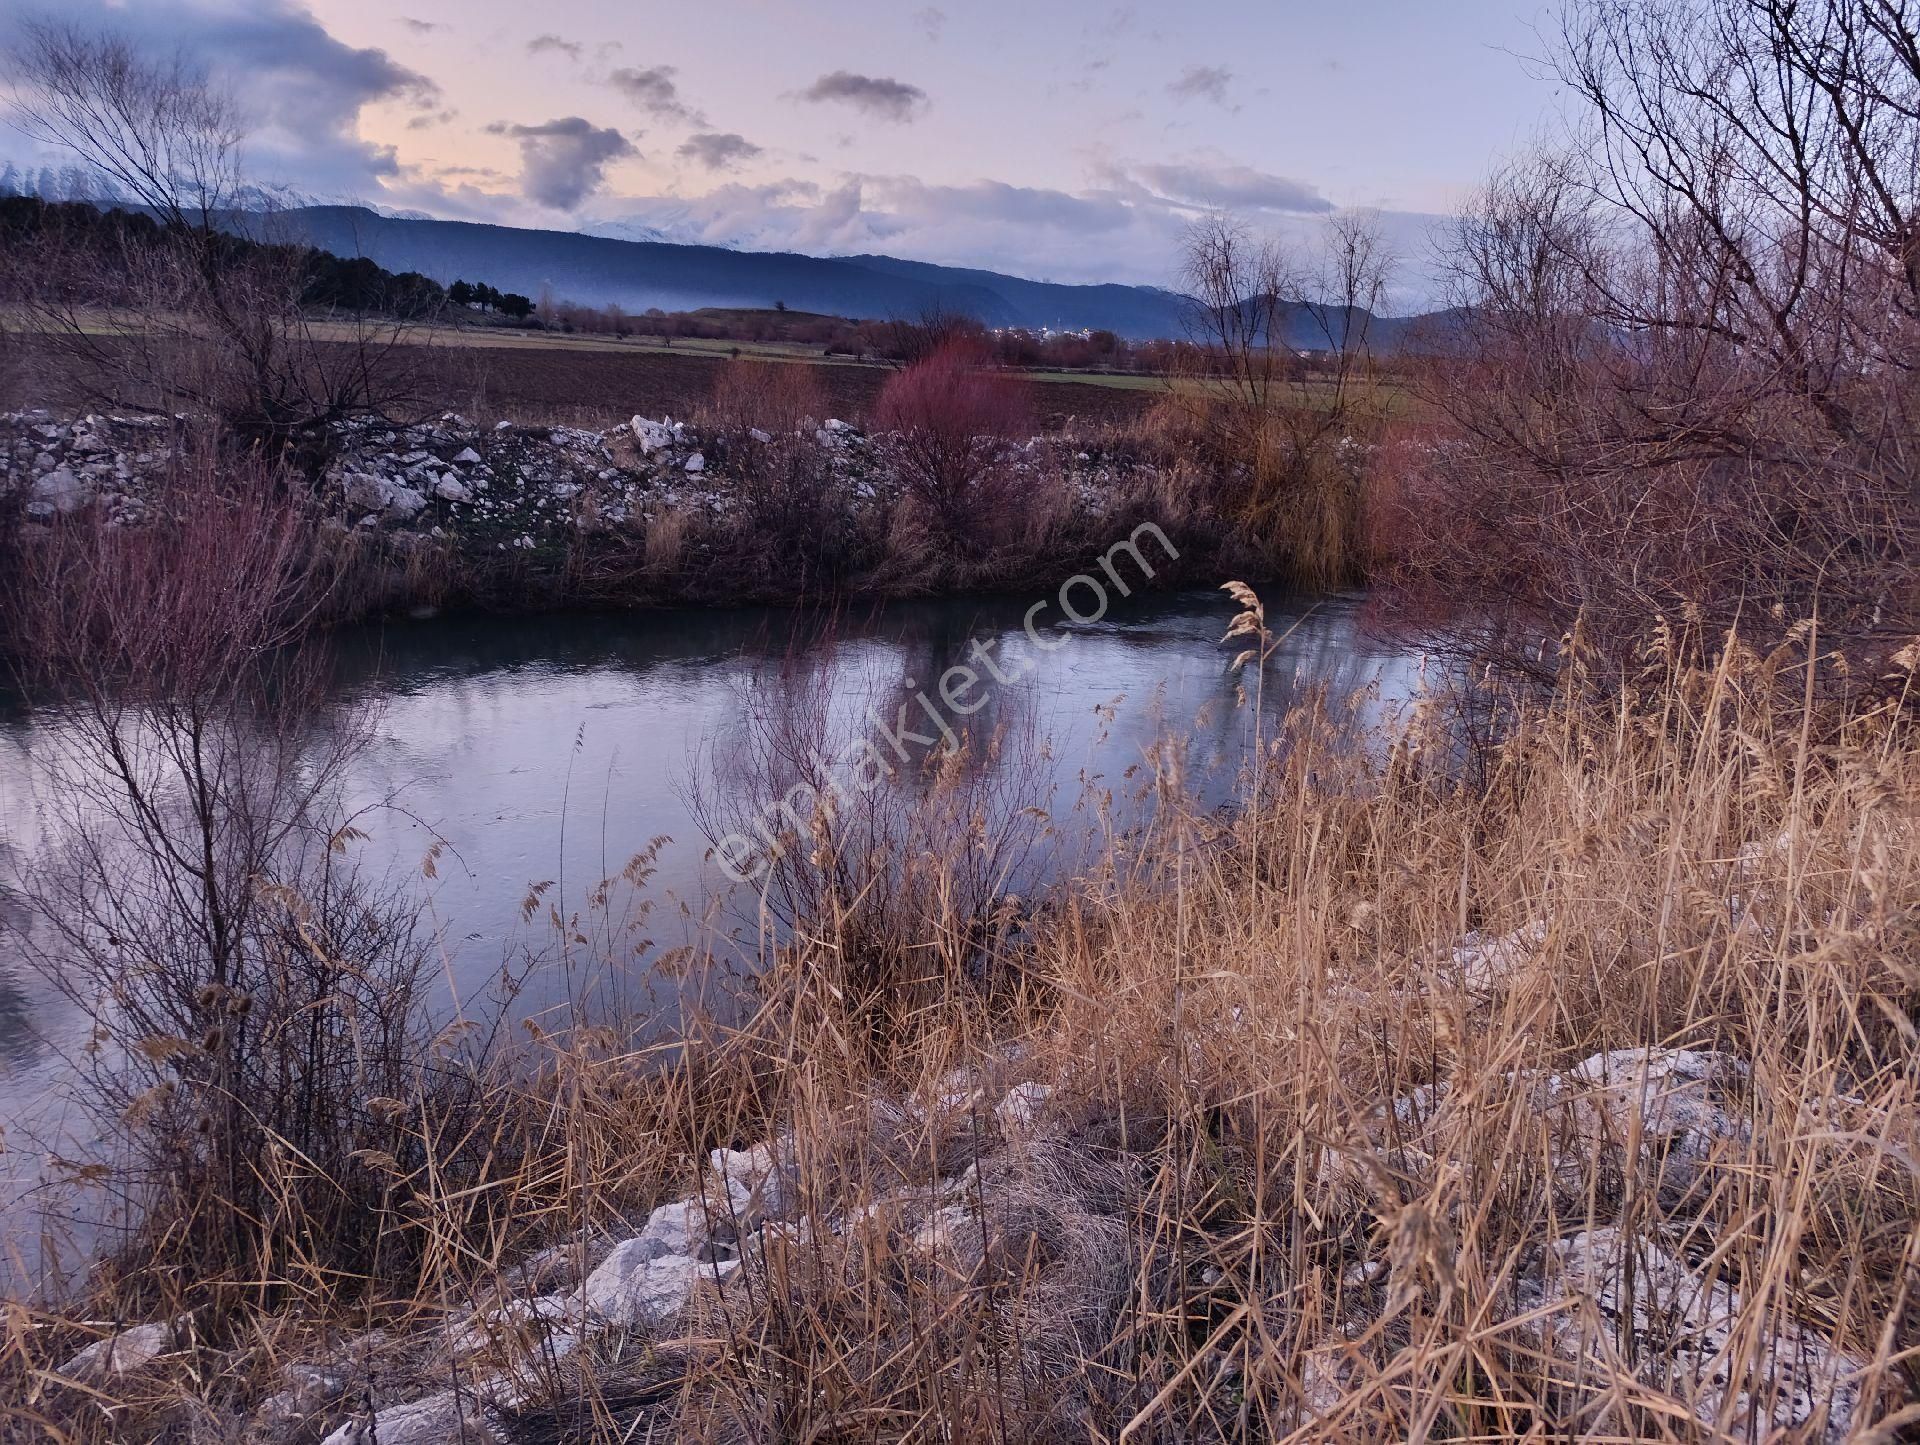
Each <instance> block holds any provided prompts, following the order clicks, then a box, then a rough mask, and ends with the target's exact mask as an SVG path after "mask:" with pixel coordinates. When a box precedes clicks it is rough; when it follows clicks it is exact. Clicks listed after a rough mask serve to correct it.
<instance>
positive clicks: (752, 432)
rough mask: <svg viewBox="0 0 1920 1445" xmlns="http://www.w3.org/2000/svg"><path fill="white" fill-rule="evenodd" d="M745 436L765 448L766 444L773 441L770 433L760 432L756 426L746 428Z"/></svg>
mask: <svg viewBox="0 0 1920 1445" xmlns="http://www.w3.org/2000/svg"><path fill="white" fill-rule="evenodd" d="M747 435H748V436H750V437H752V438H753V439H754V440H755V441H757V442H759V443H760V445H761V446H765V445H766V444H767V443H768V442H770V441H772V440H773V433H772V432H764V431H761V430H760V428H759V427H757V426H752V427H748V428H747Z"/></svg>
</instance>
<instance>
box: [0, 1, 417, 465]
mask: <svg viewBox="0 0 1920 1445" xmlns="http://www.w3.org/2000/svg"><path fill="white" fill-rule="evenodd" d="M22 33H23V35H24V37H25V40H24V44H23V45H22V46H21V48H20V50H19V52H18V53H17V55H16V57H15V63H14V80H15V82H16V89H17V91H18V99H17V100H16V101H15V103H14V105H13V107H12V110H11V114H10V119H11V121H12V123H13V125H14V126H15V127H16V128H17V129H18V130H20V131H21V132H22V133H23V134H24V135H26V136H28V137H29V138H31V139H33V140H35V141H37V142H39V143H41V144H43V145H47V146H50V147H54V148H57V149H61V150H65V151H67V152H69V153H71V154H72V155H73V156H75V157H76V158H77V160H78V161H79V162H80V163H81V164H82V165H84V166H86V167H87V168H88V169H90V170H92V171H94V172H95V173H97V174H98V175H99V176H101V177H102V178H103V179H104V180H105V181H106V182H107V183H108V184H109V185H110V186H111V187H112V188H113V189H114V190H115V191H116V192H118V193H119V194H120V195H121V196H122V197H124V198H125V199H126V200H127V201H128V202H129V203H130V204H131V205H132V206H133V207H134V208H135V209H136V211H137V213H138V214H139V215H141V216H144V217H148V218H151V220H153V221H154V222H157V223H158V231H157V233H153V232H151V229H150V228H149V229H145V230H143V229H142V228H140V227H138V226H133V225H129V226H127V227H124V228H121V229H120V231H119V232H118V233H117V234H116V233H114V232H113V231H112V229H111V228H101V227H95V226H88V227H81V228H72V229H69V228H63V227H61V226H59V225H52V226H49V227H48V228H47V230H46V231H45V232H44V233H43V234H42V235H41V236H40V237H39V238H38V239H37V240H36V241H35V242H34V243H33V244H31V245H28V246H24V247H19V248H16V252H15V254H14V255H12V256H11V257H10V258H9V261H8V264H7V265H6V269H5V280H6V283H7V287H8V290H9V291H10V292H11V293H12V295H13V297H14V299H15V300H16V301H17V302H20V303H23V304H24V308H25V310H26V312H27V314H28V316H29V317H30V318H31V322H30V324H31V327H32V330H33V331H34V332H35V333H36V334H37V337H38V339H40V340H41V341H43V342H45V343H46V344H48V345H50V346H51V347H52V348H53V349H54V351H55V353H56V357H57V359H58V360H60V361H61V362H63V363H64V365H63V367H62V370H63V373H64V376H65V379H66V380H67V382H68V383H69V384H70V385H71V386H72V387H73V388H74V389H75V390H77V391H79V392H80V393H81V394H83V395H85V396H87V397H88V398H89V399H93V400H97V401H99V402H101V403H104V404H107V405H112V406H116V407H122V408H127V409H140V410H148V411H155V412H163V413H167V412H174V411H180V410H188V411H194V412H198V413H202V414H205V415H207V416H210V417H212V418H214V419H215V420H217V421H219V422H220V423H222V424H223V425H225V426H226V427H228V428H230V429H231V430H232V432H233V433H234V434H236V435H237V436H238V437H240V438H241V439H243V440H245V441H248V442H254V443H263V444H265V445H267V446H268V447H270V448H271V449H273V450H276V451H278V450H281V449H285V448H287V447H289V446H295V447H301V448H311V447H317V446H319V445H320V444H322V443H323V442H324V437H325V432H326V427H327V425H328V424H329V423H330V422H334V421H337V420H340V419H341V418H343V417H347V416H351V415H354V414H356V413H360V412H365V411H369V410H377V409H379V408H380V407H381V406H382V405H391V404H394V403H396V402H397V401H398V400H400V399H402V398H403V397H404V395H405V392H406V388H407V385H408V380H407V376H406V372H405V368H404V365H403V364H402V361H401V358H400V356H399V355H398V354H397V353H396V348H398V347H399V346H400V345H401V344H402V343H403V342H405V341H408V340H411V339H412V337H411V336H410V334H409V332H410V328H409V327H408V326H407V325H406V324H405V323H403V322H400V321H394V320H387V319H377V318H369V317H366V316H363V315H327V316H322V315H317V314H315V313H314V312H313V311H312V310H311V309H310V308H308V307H307V306H305V305H303V302H302V293H303V291H304V289H305V284H306V276H307V261H308V253H307V251H306V250H305V248H303V247H300V246H297V245H285V244H274V243H273V238H272V236H271V235H270V234H269V233H268V228H267V227H266V225H265V224H264V223H265V222H266V221H267V220H268V216H269V213H270V207H268V206H267V205H266V203H265V202H264V200H263V198H262V197H261V196H260V195H259V194H258V193H257V192H255V191H252V190H250V189H249V188H248V186H247V185H246V183H245V179H244V172H243V169H242V165H241V145H242V141H243V139H244V136H245V125H244V122H243V120H242V117H241V114H240V111H239V109H238V107H237V105H236V104H235V102H234V100H233V99H232V97H231V96H230V95H229V94H227V93H226V92H225V91H224V90H222V89H221V88H219V87H218V86H216V85H215V84H214V83H213V82H212V81H211V80H210V79H209V78H208V76H207V75H206V73H205V72H204V71H202V70H200V69H197V68H195V67H194V66H192V65H191V64H189V63H188V62H187V61H186V60H185V59H183V58H181V57H179V56H175V57H172V58H169V59H165V60H155V59H152V58H149V57H146V56H144V55H142V54H141V53H140V52H139V51H137V50H136V49H135V48H134V46H133V45H132V43H131V42H129V41H128V40H126V39H125V38H124V37H121V36H118V35H115V34H111V33H107V32H101V33H93V32H89V31H86V30H83V29H81V28H80V27H78V26H76V25H73V24H69V23H61V22H51V21H27V22H25V23H24V24H23V26H22ZM249 232H251V234H249Z"/></svg>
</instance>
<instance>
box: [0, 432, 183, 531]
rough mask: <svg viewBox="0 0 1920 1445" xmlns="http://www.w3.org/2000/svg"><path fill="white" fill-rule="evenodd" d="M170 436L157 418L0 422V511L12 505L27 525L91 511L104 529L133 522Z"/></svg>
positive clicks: (167, 453) (169, 447)
mask: <svg viewBox="0 0 1920 1445" xmlns="http://www.w3.org/2000/svg"><path fill="white" fill-rule="evenodd" d="M172 430H173V423H172V422H170V421H169V420H167V419H166V418H165V417H104V416H84V417H79V418H77V419H68V420H64V421H63V420H61V419H59V418H57V417H55V416H54V415H53V414H52V413H50V412H46V411H29V412H15V413H13V414H11V415H5V416H0V503H5V502H8V501H12V500H17V501H18V503H19V505H20V510H21V515H22V516H23V517H25V518H26V519H27V520H28V521H30V522H50V521H53V520H54V519H55V518H57V517H65V516H71V515H72V514H73V513H75V512H78V511H80V510H81V509H83V508H85V507H90V506H95V505H98V506H99V507H100V508H101V509H102V510H103V511H104V512H105V514H106V515H107V517H108V518H109V519H110V520H112V521H115V522H122V523H134V522H138V521H139V520H140V519H141V518H142V517H143V516H144V515H145V511H146V506H145V493H146V482H147V479H148V477H150V476H151V475H153V474H154V473H155V472H157V471H158V470H159V469H161V468H162V467H164V466H165V465H166V464H167V463H168V461H169V460H170V459H171V457H172V455H173V438H172Z"/></svg>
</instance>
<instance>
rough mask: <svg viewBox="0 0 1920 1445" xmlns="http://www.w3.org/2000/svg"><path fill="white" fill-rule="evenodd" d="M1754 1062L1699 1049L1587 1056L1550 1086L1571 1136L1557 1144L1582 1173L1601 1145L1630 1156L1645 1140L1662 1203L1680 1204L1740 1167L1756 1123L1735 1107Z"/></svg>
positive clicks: (1644, 1153) (1645, 1158) (1644, 1159)
mask: <svg viewBox="0 0 1920 1445" xmlns="http://www.w3.org/2000/svg"><path fill="white" fill-rule="evenodd" d="M1747 1081H1748V1070H1747V1066H1746V1065H1745V1064H1744V1063H1743V1062H1742V1061H1741V1060H1739V1059H1737V1058H1735V1057H1733V1056H1732V1055H1731V1054H1722V1053H1715V1052H1711V1051H1707V1050H1700V1049H1651V1048H1649V1049H1616V1050H1613V1051H1611V1052H1609V1053H1602V1054H1594V1055H1593V1056H1592V1057H1590V1058H1587V1059H1583V1060H1582V1061H1581V1062H1580V1063H1578V1064H1576V1065H1575V1066H1574V1067H1573V1068H1571V1069H1569V1070H1568V1071H1567V1072H1566V1073H1565V1074H1564V1075H1562V1076H1560V1077H1558V1078H1556V1079H1554V1080H1552V1081H1551V1082H1550V1083H1549V1085H1548V1090H1547V1092H1548V1095H1549V1097H1550V1098H1551V1099H1553V1100H1555V1101H1556V1102H1560V1103H1563V1104H1564V1105H1565V1107H1566V1109H1567V1116H1566V1117H1567V1118H1568V1119H1569V1120H1570V1121H1571V1131H1570V1133H1571V1137H1570V1138H1568V1139H1566V1140H1565V1141H1556V1142H1557V1143H1559V1145H1560V1152H1561V1153H1562V1154H1563V1156H1565V1162H1566V1164H1567V1165H1568V1166H1570V1167H1571V1168H1572V1169H1573V1170H1574V1171H1575V1172H1576V1173H1578V1172H1579V1171H1580V1167H1581V1165H1582V1164H1584V1162H1585V1161H1587V1160H1590V1159H1592V1158H1593V1157H1594V1155H1595V1154H1596V1153H1597V1152H1598V1151H1600V1150H1603V1149H1604V1150H1609V1151H1613V1152H1616V1153H1623V1152H1624V1150H1625V1149H1626V1146H1627V1141H1628V1140H1629V1139H1631V1138H1633V1137H1634V1136H1636V1135H1637V1136H1638V1137H1639V1139H1640V1147H1641V1159H1640V1163H1641V1166H1642V1167H1644V1168H1647V1169H1651V1170H1653V1171H1655V1174H1654V1177H1653V1179H1652V1180H1651V1181H1650V1182H1651V1183H1652V1185H1653V1187H1654V1189H1655V1191H1656V1193H1657V1194H1658V1196H1659V1198H1660V1201H1661V1203H1662V1204H1663V1205H1665V1206H1666V1207H1667V1208H1669V1209H1677V1208H1679V1207H1680V1206H1682V1205H1683V1204H1685V1203H1687V1202H1688V1201H1689V1200H1690V1199H1695V1198H1696V1197H1697V1196H1698V1195H1699V1194H1700V1193H1702V1192H1703V1191H1704V1189H1705V1188H1706V1187H1707V1186H1708V1185H1709V1184H1710V1176H1711V1175H1712V1174H1713V1173H1714V1172H1715V1171H1716V1170H1719V1169H1722V1168H1738V1167H1740V1165H1741V1162H1742V1158H1743V1156H1744V1154H1745V1146H1746V1144H1747V1142H1748V1140H1750V1139H1751V1137H1752V1132H1753V1131H1752V1127H1751V1125H1750V1124H1749V1123H1748V1121H1747V1120H1746V1119H1745V1118H1744V1117H1742V1116H1741V1115H1740V1114H1738V1113H1736V1112H1734V1111H1733V1108H1732V1106H1733V1105H1734V1104H1735V1097H1734V1095H1735V1091H1736V1090H1738V1089H1740V1088H1742V1087H1744V1086H1745V1085H1746V1083H1747Z"/></svg>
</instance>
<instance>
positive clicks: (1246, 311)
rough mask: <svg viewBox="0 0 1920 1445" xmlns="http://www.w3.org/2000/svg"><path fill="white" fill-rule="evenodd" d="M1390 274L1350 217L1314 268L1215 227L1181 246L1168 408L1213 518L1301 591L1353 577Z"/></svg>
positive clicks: (1379, 248)
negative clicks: (1206, 489)
mask: <svg viewBox="0 0 1920 1445" xmlns="http://www.w3.org/2000/svg"><path fill="white" fill-rule="evenodd" d="M1390 266H1391V258H1390V257H1389V256H1388V255H1387V253H1386V250H1385V247H1384V245H1383V243H1382V242H1381V240H1380V237H1379V234H1378V231H1377V228H1376V227H1375V226H1374V224H1373V222H1372V220H1371V219H1370V218H1369V217H1367V216H1365V215H1361V214H1353V213H1345V214H1342V215H1339V216H1336V217H1334V218H1333V219H1332V220H1331V221H1329V222H1328V228H1327V237H1326V243H1325V250H1324V254H1323V256H1322V257H1320V259H1319V261H1318V264H1317V265H1315V264H1303V263H1302V262H1300V261H1297V260H1296V259H1295V258H1294V257H1292V256H1290V255H1289V254H1288V253H1286V252H1284V251H1283V250H1282V249H1281V248H1280V247H1279V246H1278V245H1277V244H1276V243H1274V242H1272V241H1270V240H1262V239H1260V238H1259V237H1256V236H1255V235H1254V234H1253V233H1252V232H1251V231H1250V230H1249V229H1248V228H1247V227H1246V226H1245V224H1244V223H1242V222H1240V221H1238V220H1236V219H1235V218H1233V217H1231V216H1227V215H1224V214H1216V215H1212V216H1209V217H1206V218H1204V219H1203V220H1201V221H1199V222H1197V223H1196V224H1195V225H1194V226H1193V228H1192V229H1191V230H1190V231H1189V233H1188V236H1187V241H1186V253H1185V261H1184V280H1185V285H1186V290H1187V293H1188V296H1189V300H1190V303H1191V304H1190V306H1189V310H1188V315H1189V324H1190V328H1191V331H1192V340H1193V342H1194V344H1193V345H1192V346H1189V347H1185V348H1182V349H1181V350H1180V351H1178V352H1177V353H1176V366H1175V369H1174V373H1173V386H1172V390H1171V391H1170V393H1169V399H1170V403H1171V405H1173V406H1175V407H1177V408H1179V409H1180V410H1181V411H1182V412H1183V413H1184V425H1185V427H1186V428H1187V429H1188V430H1190V431H1192V432H1193V433H1195V434H1196V435H1198V436H1199V437H1201V438H1203V439H1204V441H1205V444H1206V446H1207V450H1208V453H1209V455H1210V457H1211V459H1212V460H1213V461H1214V463H1215V465H1216V466H1217V467H1218V469H1219V471H1220V473H1221V481H1220V483H1219V487H1220V493H1221V501H1222V504H1223V507H1224V509H1225V510H1226V511H1227V512H1228V513H1229V515H1231V516H1232V517H1233V518H1234V520H1235V522H1236V523H1237V524H1238V525H1240V526H1241V527H1243V528H1244V529H1246V531H1247V532H1248V534H1249V535H1250V536H1252V537H1254V538H1256V539H1258V540H1259V541H1260V542H1261V543H1262V544H1263V545H1264V546H1265V547H1266V548H1267V549H1268V550H1269V552H1270V553H1271V554H1272V555H1274V556H1275V557H1277V558H1278V559H1280V561H1281V563H1282V565H1283V566H1284V567H1285V568H1286V570H1287V571H1288V572H1289V574H1290V575H1291V576H1292V577H1293V578H1294V579H1296V580H1298V581H1300V582H1302V583H1305V584H1308V585H1311V586H1321V587H1324V586H1332V585H1337V584H1339V583H1342V582H1344V581H1347V580H1350V579H1351V578H1352V577H1354V576H1355V575H1357V573H1358V571H1359V566H1360V552H1361V548H1360V545H1359V541H1358V520H1359V515H1360V509H1361V490H1362V475H1361V465H1360V462H1359V452H1360V450H1362V449H1363V448H1364V446H1365V444H1366V443H1367V442H1369V441H1370V440H1371V439H1372V436H1373V434H1374V432H1375V431H1376V430H1377V428H1378V425H1379V423H1380V420H1381V417H1382V409H1381V404H1380V396H1379V389H1378V386H1377V375H1376V369H1375V365H1374V358H1373V351H1372V347H1371V344H1370V327H1371V322H1372V319H1373V312H1374V310H1375V308H1377V307H1378V306H1379V305H1380V302H1381V299H1382V297H1383V296H1384V294H1385V290H1386V282H1387V275H1388V271H1389V269H1390ZM1298 329H1304V331H1305V333H1306V339H1305V344H1304V345H1303V346H1301V345H1300V344H1299V343H1297V342H1296V341H1295V340H1294V333H1295V331H1296V330H1298ZM1296 346H1299V351H1296ZM1300 352H1304V353H1305V354H1304V355H1303V354H1300Z"/></svg>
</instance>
